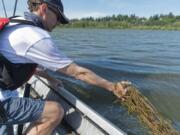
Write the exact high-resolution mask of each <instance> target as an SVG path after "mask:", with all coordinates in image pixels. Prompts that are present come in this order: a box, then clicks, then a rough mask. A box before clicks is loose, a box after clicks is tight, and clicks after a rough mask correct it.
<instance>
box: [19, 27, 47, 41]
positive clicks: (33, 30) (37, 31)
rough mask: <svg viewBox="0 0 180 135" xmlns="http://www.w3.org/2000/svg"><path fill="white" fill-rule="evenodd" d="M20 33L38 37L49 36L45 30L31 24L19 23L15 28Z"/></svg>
mask: <svg viewBox="0 0 180 135" xmlns="http://www.w3.org/2000/svg"><path fill="white" fill-rule="evenodd" d="M16 30H17V31H19V32H20V33H24V34H25V35H24V36H30V37H29V38H33V37H38V38H49V37H50V35H49V33H48V32H47V31H45V30H43V29H42V28H39V27H36V26H32V25H27V24H22V25H19V26H18V28H17V29H16Z"/></svg>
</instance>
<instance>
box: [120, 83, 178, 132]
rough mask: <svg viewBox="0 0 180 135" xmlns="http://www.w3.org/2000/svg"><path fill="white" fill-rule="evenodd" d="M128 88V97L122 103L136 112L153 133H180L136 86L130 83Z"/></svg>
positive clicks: (129, 109) (132, 111) (129, 110)
mask: <svg viewBox="0 0 180 135" xmlns="http://www.w3.org/2000/svg"><path fill="white" fill-rule="evenodd" d="M127 89H128V91H127V96H128V98H127V99H126V100H125V101H123V102H121V104H122V105H124V106H126V107H127V109H128V112H129V113H135V114H136V115H137V117H138V118H139V120H140V121H141V122H142V123H144V124H145V125H146V126H147V127H149V128H150V130H151V132H152V134H153V135H180V133H179V132H177V131H176V130H175V129H174V128H173V127H172V125H171V122H170V121H167V120H165V119H164V118H163V117H162V116H161V115H160V114H159V113H158V111H157V110H156V108H155V107H154V106H153V105H152V104H151V103H150V101H149V100H148V99H147V98H146V97H145V96H143V95H142V94H141V93H140V92H139V90H138V89H137V88H136V87H135V86H132V85H130V86H128V88H127Z"/></svg>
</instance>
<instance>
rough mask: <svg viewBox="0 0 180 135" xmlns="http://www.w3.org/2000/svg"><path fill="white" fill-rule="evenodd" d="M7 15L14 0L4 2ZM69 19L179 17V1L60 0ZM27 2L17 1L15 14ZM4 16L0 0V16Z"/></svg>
mask: <svg viewBox="0 0 180 135" xmlns="http://www.w3.org/2000/svg"><path fill="white" fill-rule="evenodd" d="M4 1H5V3H6V6H7V10H8V15H9V16H10V15H12V12H13V10H12V9H13V4H14V1H15V0H4ZM62 1H63V3H64V8H65V14H66V16H67V17H69V18H82V17H88V16H93V17H101V16H109V15H113V14H115V15H117V14H128V15H130V14H136V15H137V16H141V17H142V16H145V17H149V16H151V15H154V14H168V13H169V12H172V13H174V14H175V15H180V0H62ZM26 2H27V0H19V3H18V10H17V14H20V15H21V14H22V13H23V11H24V10H27V5H26ZM2 15H4V13H3V8H2V3H1V0H0V16H2Z"/></svg>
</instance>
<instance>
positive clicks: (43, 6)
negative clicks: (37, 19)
mask: <svg viewBox="0 0 180 135" xmlns="http://www.w3.org/2000/svg"><path fill="white" fill-rule="evenodd" d="M47 10H48V6H47V4H46V3H43V4H41V5H40V6H39V11H40V15H41V16H43V15H44V14H46V12H47Z"/></svg>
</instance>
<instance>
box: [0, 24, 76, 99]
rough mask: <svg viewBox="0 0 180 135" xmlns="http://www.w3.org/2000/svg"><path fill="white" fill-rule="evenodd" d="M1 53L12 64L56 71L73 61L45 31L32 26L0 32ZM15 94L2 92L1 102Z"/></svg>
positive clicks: (8, 28) (14, 26) (17, 26)
mask: <svg viewBox="0 0 180 135" xmlns="http://www.w3.org/2000/svg"><path fill="white" fill-rule="evenodd" d="M0 52H1V53H2V54H3V55H4V56H5V57H6V58H7V59H8V60H9V61H11V62H12V63H37V64H38V65H40V66H41V67H43V68H45V69H50V70H52V71H56V70H58V69H61V68H64V67H66V66H68V65H69V64H71V63H72V62H73V61H72V60H71V59H69V58H68V57H66V56H65V55H64V54H63V53H62V52H60V50H58V49H57V47H56V46H55V43H54V42H53V40H52V38H51V36H50V35H49V34H48V32H46V31H45V30H43V29H40V28H38V27H35V26H31V25H16V24H10V25H9V26H8V27H7V28H6V29H4V31H3V32H0ZM11 93H12V96H13V95H17V94H15V92H14V91H13V92H11V91H1V90H0V100H4V99H6V98H7V97H8V98H9V97H11Z"/></svg>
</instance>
